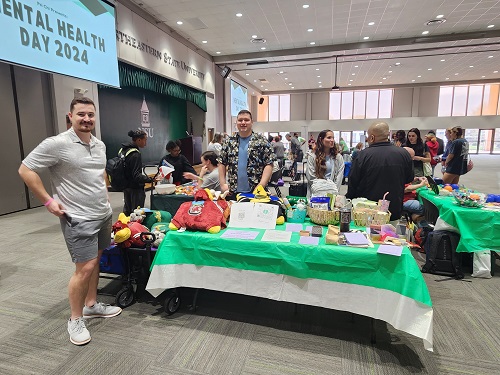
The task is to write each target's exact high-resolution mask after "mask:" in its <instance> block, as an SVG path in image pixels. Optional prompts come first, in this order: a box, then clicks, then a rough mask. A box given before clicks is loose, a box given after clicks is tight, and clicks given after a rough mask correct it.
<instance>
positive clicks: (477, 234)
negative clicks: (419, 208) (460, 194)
mask: <svg viewBox="0 0 500 375" xmlns="http://www.w3.org/2000/svg"><path fill="white" fill-rule="evenodd" d="M418 195H419V197H421V198H425V199H427V200H429V201H430V202H432V203H433V204H434V205H435V206H436V207H437V208H438V210H439V217H440V218H441V219H442V220H443V221H445V222H446V223H447V224H449V225H451V226H453V227H455V228H457V229H458V231H459V232H460V242H459V243H458V246H457V252H475V251H484V250H495V251H500V212H499V211H490V210H485V209H481V208H469V207H462V206H460V205H458V204H457V203H455V198H453V197H452V196H447V197H444V196H440V195H436V194H435V193H434V192H432V191H431V190H428V189H426V188H422V189H419V190H418Z"/></svg>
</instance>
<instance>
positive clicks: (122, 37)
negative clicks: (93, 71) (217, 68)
mask: <svg viewBox="0 0 500 375" xmlns="http://www.w3.org/2000/svg"><path fill="white" fill-rule="evenodd" d="M116 41H117V42H120V43H123V44H124V45H126V46H130V47H132V48H135V49H137V50H139V51H142V52H144V53H148V54H150V55H152V56H154V57H155V58H157V59H158V60H162V61H163V62H164V63H165V64H168V65H170V66H173V67H174V68H178V69H182V70H184V71H186V72H187V73H189V74H191V75H193V76H195V77H198V78H201V79H205V73H202V72H200V71H199V70H197V69H195V68H193V67H191V66H189V65H188V64H186V63H185V62H184V61H182V60H176V59H174V58H173V57H172V56H169V55H168V54H167V53H166V52H161V51H159V50H157V49H156V48H154V47H151V46H150V45H148V44H146V43H144V42H141V41H140V40H138V39H137V38H135V37H133V36H131V35H128V34H125V33H124V32H122V31H120V30H116Z"/></svg>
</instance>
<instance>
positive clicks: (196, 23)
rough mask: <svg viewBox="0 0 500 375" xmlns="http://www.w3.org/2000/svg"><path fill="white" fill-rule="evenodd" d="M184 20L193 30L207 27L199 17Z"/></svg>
mask: <svg viewBox="0 0 500 375" xmlns="http://www.w3.org/2000/svg"><path fill="white" fill-rule="evenodd" d="M186 22H187V23H189V24H190V25H191V27H192V28H193V30H204V29H208V26H207V25H206V24H205V23H204V22H203V21H202V20H200V19H199V18H188V19H186Z"/></svg>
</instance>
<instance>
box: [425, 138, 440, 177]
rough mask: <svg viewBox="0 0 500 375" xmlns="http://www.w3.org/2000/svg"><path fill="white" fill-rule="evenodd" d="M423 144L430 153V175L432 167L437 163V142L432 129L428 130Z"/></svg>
mask: <svg viewBox="0 0 500 375" xmlns="http://www.w3.org/2000/svg"><path fill="white" fill-rule="evenodd" d="M425 144H426V145H427V148H428V149H429V153H430V154H431V167H432V176H434V168H436V164H437V163H438V160H439V158H438V149H439V143H438V141H437V139H436V134H435V133H434V132H433V131H430V132H428V133H427V134H426V135H425Z"/></svg>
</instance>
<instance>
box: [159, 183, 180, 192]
mask: <svg viewBox="0 0 500 375" xmlns="http://www.w3.org/2000/svg"><path fill="white" fill-rule="evenodd" d="M175 187H176V186H175V185H174V184H158V185H156V188H155V189H156V192H157V193H158V194H173V193H174V192H175Z"/></svg>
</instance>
